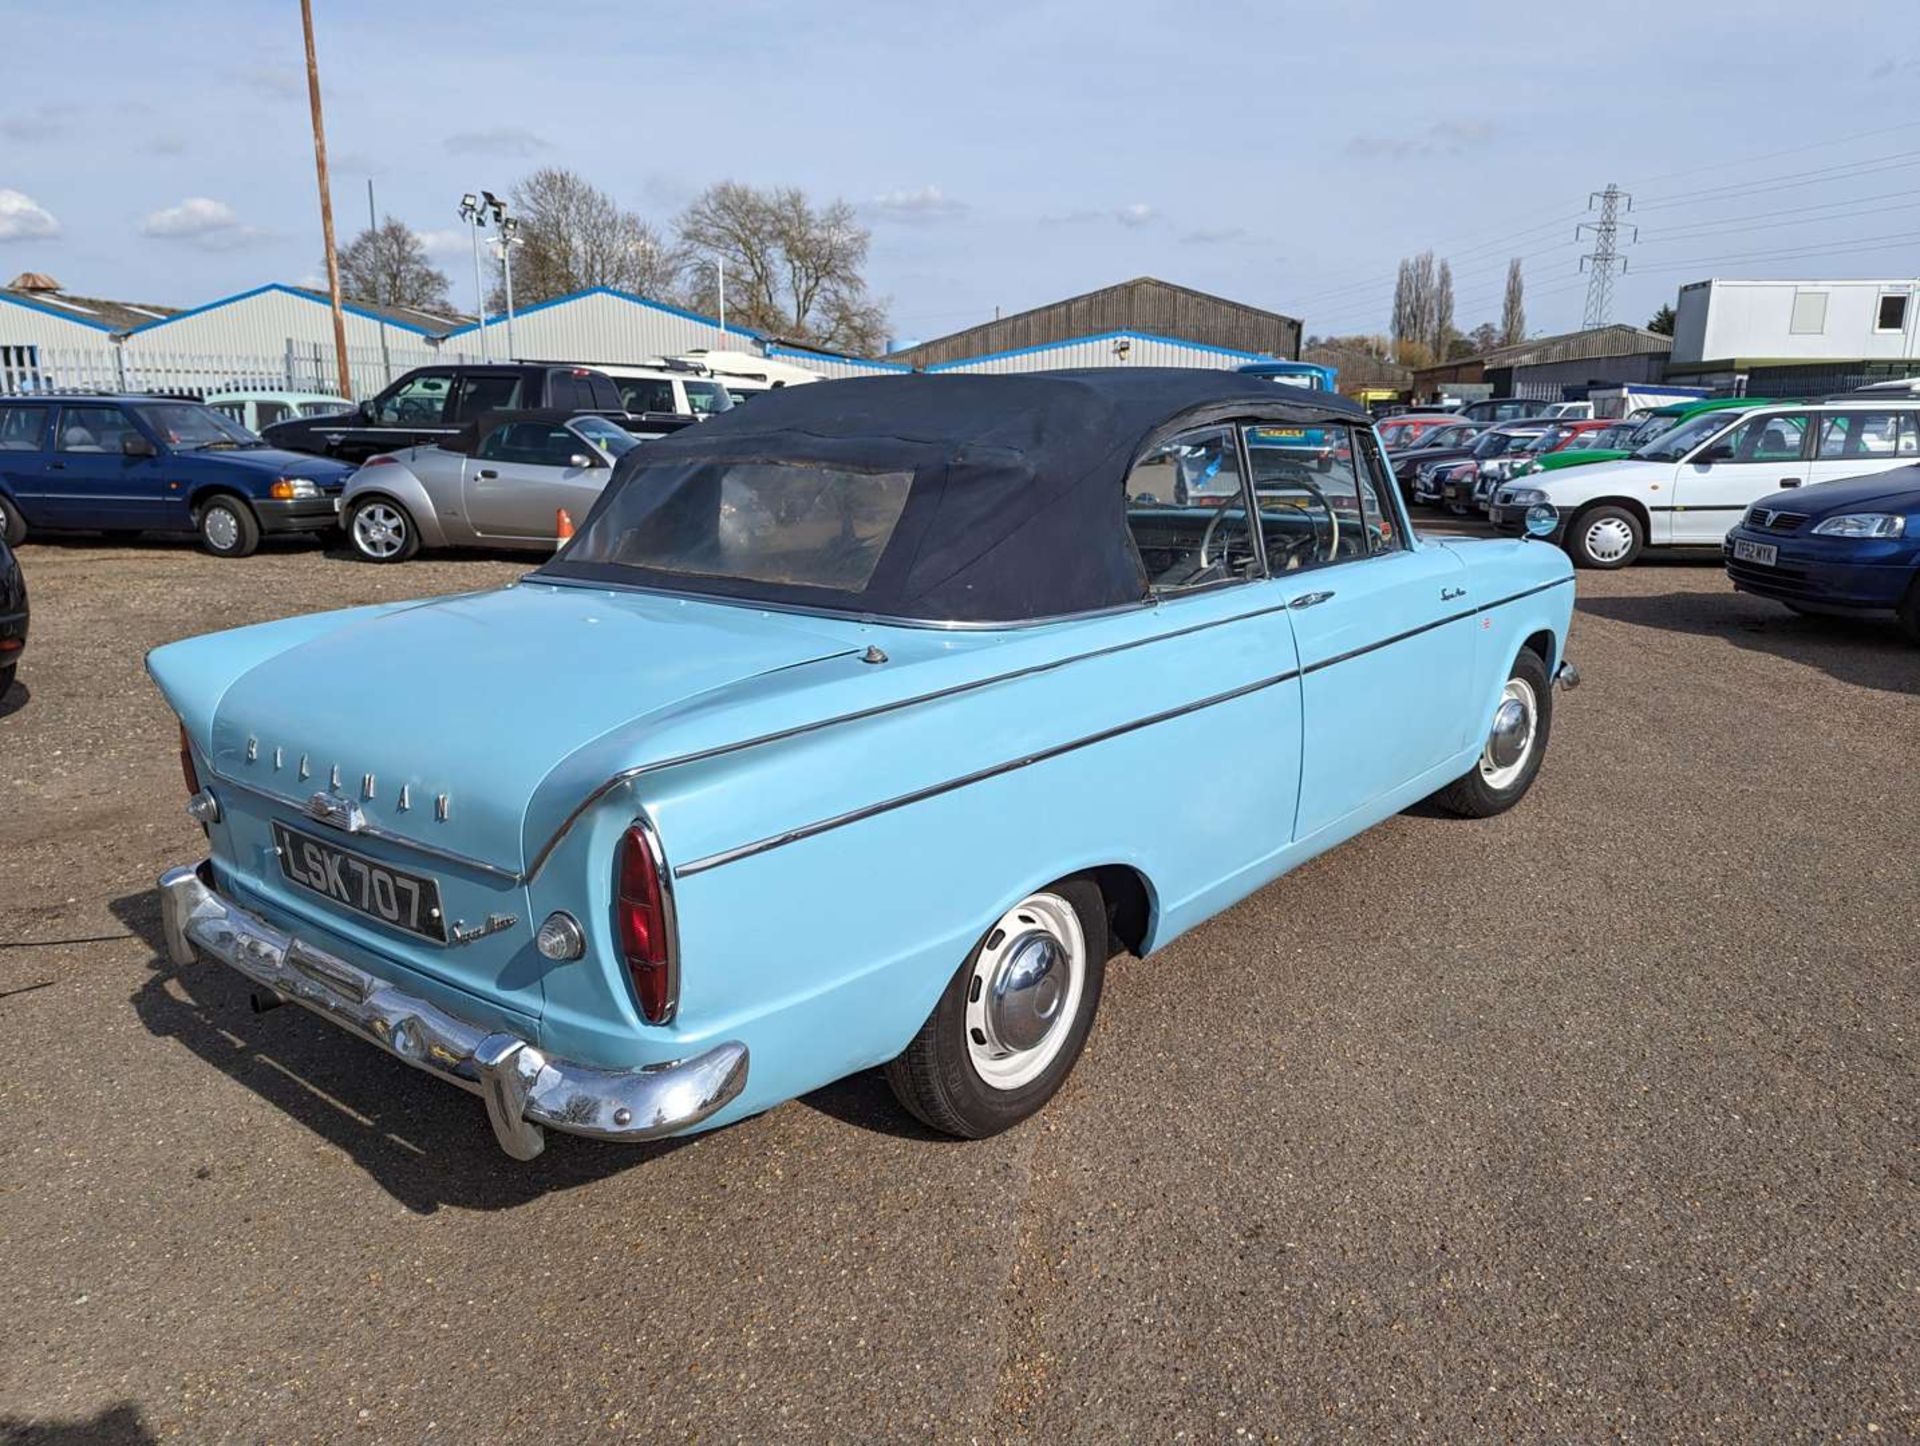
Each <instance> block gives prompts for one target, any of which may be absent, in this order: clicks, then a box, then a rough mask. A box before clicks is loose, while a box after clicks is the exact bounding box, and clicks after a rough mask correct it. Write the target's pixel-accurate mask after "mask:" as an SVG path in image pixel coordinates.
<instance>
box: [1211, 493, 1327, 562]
mask: <svg viewBox="0 0 1920 1446" xmlns="http://www.w3.org/2000/svg"><path fill="white" fill-rule="evenodd" d="M1293 485H1294V486H1296V487H1298V488H1300V490H1301V491H1303V492H1306V493H1309V494H1311V495H1312V497H1313V500H1314V501H1315V502H1318V503H1319V504H1320V508H1321V511H1323V512H1325V513H1326V514H1327V556H1326V559H1325V560H1326V561H1328V562H1334V561H1337V560H1338V559H1339V556H1340V514H1339V513H1338V512H1336V511H1334V510H1333V505H1332V504H1331V503H1329V502H1328V501H1327V498H1326V494H1325V493H1323V492H1322V491H1321V490H1320V489H1319V488H1318V487H1316V486H1314V485H1313V484H1312V483H1311V482H1295V483H1294V484H1293ZM1296 510H1298V511H1301V512H1305V509H1304V508H1301V509H1296ZM1306 515H1307V516H1308V517H1309V518H1310V519H1311V520H1312V521H1313V522H1315V523H1316V524H1317V523H1318V522H1319V518H1317V517H1314V516H1313V514H1311V513H1306ZM1207 536H1208V537H1212V536H1213V529H1212V528H1211V527H1209V528H1208V530H1207ZM1265 541H1266V529H1265V528H1264V527H1263V528H1262V529H1261V542H1262V544H1263V545H1264V544H1265ZM1300 545H1301V544H1300V543H1292V544H1290V545H1289V546H1288V549H1287V551H1288V556H1289V557H1291V556H1292V554H1293V553H1295V552H1297V551H1299V548H1300ZM1200 547H1201V561H1202V562H1204V561H1205V560H1206V542H1205V541H1204V540H1203V541H1202V542H1201V544H1200ZM1288 570H1290V568H1285V569H1282V571H1288Z"/></svg>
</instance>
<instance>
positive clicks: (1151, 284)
mask: <svg viewBox="0 0 1920 1446" xmlns="http://www.w3.org/2000/svg"><path fill="white" fill-rule="evenodd" d="M1115 331H1138V332H1145V333H1147V334H1149V335H1153V336H1163V337H1169V338H1176V339H1185V340H1188V341H1196V342H1200V343H1202V344H1205V345H1209V346H1219V347H1225V348H1228V349H1229V350H1236V351H1249V352H1257V353H1260V354H1262V355H1265V356H1277V357H1288V358H1292V357H1297V356H1298V355H1299V354H1300V323H1299V322H1298V321H1296V320H1295V319H1293V318H1292V317H1287V316H1281V315H1279V314H1278V313H1275V312H1270V311H1262V310H1260V309H1259V308H1258V307H1253V306H1247V305H1244V304H1243V303H1240V302H1235V301H1228V300H1227V299H1226V298H1224V297H1219V296H1209V295H1207V294H1206V293H1205V292H1202V291H1192V290H1189V289H1188V288H1187V287H1184V286H1175V285H1173V284H1171V283H1170V282H1165V281H1159V280H1156V279H1154V278H1152V277H1142V278H1140V279H1138V280H1135V281H1128V282H1123V283H1122V284H1120V285H1118V286H1108V287H1105V288H1103V289H1101V290H1099V291H1090V292H1088V293H1087V294H1086V295H1084V296H1072V297H1068V298H1067V299H1066V300H1064V301H1056V302H1053V303H1052V304H1050V305H1047V306H1040V307H1035V308H1034V309H1033V310H1031V311H1023V312H1020V313H1018V314H1017V315H1014V316H1007V317H1001V318H999V319H998V320H995V321H989V322H983V323H982V324H981V325H979V326H975V327H969V328H968V329H967V330H965V331H960V332H955V333H954V334H953V335H952V336H943V337H940V338H938V339H937V340H934V341H929V342H923V343H921V344H920V345H919V346H914V347H907V348H905V349H904V350H902V351H901V352H899V353H898V354H897V359H899V360H902V361H909V362H912V363H914V364H915V365H918V366H927V367H931V366H933V365H934V364H936V363H941V362H949V361H960V360H965V359H967V358H971V357H977V356H985V355H998V354H999V353H1001V352H1007V351H1015V350H1019V349H1021V348H1024V347H1030V346H1046V345H1049V344H1051V343H1054V342H1059V341H1068V340H1072V339H1073V338H1076V337H1082V336H1097V335H1102V334H1105V333H1108V332H1115Z"/></svg>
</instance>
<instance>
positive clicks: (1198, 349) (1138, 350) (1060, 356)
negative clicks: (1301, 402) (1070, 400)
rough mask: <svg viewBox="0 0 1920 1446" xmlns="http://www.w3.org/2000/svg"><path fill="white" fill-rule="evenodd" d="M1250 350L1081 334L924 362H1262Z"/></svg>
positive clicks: (952, 365)
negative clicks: (957, 358)
mask: <svg viewBox="0 0 1920 1446" xmlns="http://www.w3.org/2000/svg"><path fill="white" fill-rule="evenodd" d="M1266 360H1268V358H1266V357H1263V356H1261V355H1259V354H1258V353H1255V352H1248V351H1228V350H1226V349H1224V348H1221V347H1209V346H1200V345H1198V344H1195V343H1192V342H1182V341H1174V340H1170V339H1169V338H1166V337H1157V336H1141V335H1139V334H1137V333H1131V332H1120V333H1109V334H1107V335H1105V336H1083V337H1077V338H1075V339H1074V340H1072V341H1063V342H1057V343H1055V344H1053V345H1051V346H1042V347H1030V348H1026V349H1024V350H1020V351H1013V352H1005V353H1002V354H1001V355H999V356H981V357H968V358H965V359H964V360H961V361H954V362H944V363H942V364H940V365H939V366H931V367H928V368H927V370H928V371H930V372H985V373H1009V372H1051V371H1061V370H1064V369H1066V368H1069V367H1113V366H1136V367H1209V368H1214V369H1217V370H1232V369H1233V368H1234V367H1238V366H1244V365H1245V364H1246V363H1248V362H1254V361H1266Z"/></svg>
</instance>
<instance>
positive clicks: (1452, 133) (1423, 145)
mask: <svg viewBox="0 0 1920 1446" xmlns="http://www.w3.org/2000/svg"><path fill="white" fill-rule="evenodd" d="M1493 131H1494V128H1493V127H1492V126H1491V125H1489V124H1488V123H1487V122H1485V121H1474V120H1443V121H1435V122H1434V123H1433V124H1432V125H1430V126H1428V127H1427V128H1426V129H1425V130H1423V131H1413V132H1410V133H1409V134H1406V135H1397V136H1355V137H1354V138H1353V139H1352V140H1350V141H1348V142H1347V154H1348V155H1350V156H1361V157H1365V158H1368V159H1371V158H1374V157H1384V158H1386V159H1388V160H1396V161H1397V160H1405V159H1408V158H1410V157H1417V156H1457V155H1460V154H1461V153H1462V152H1464V151H1471V150H1478V149H1479V148H1480V147H1481V146H1484V145H1486V144H1488V143H1489V142H1490V141H1492V140H1493Z"/></svg>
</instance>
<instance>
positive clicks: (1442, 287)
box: [1428, 261, 1453, 361]
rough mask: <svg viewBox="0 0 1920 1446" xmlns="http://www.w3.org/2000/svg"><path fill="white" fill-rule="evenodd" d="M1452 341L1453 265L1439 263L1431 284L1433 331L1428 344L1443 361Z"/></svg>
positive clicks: (1443, 262) (1450, 348)
mask: <svg viewBox="0 0 1920 1446" xmlns="http://www.w3.org/2000/svg"><path fill="white" fill-rule="evenodd" d="M1452 342H1453V267H1452V266H1450V265H1448V264H1447V263H1446V262H1445V261H1442V262H1441V263H1440V275H1439V277H1438V278H1437V279H1436V280H1435V282H1434V286H1433V331H1432V333H1431V334H1430V336H1429V341H1428V344H1429V345H1430V346H1431V347H1432V348H1433V354H1434V356H1435V357H1437V358H1439V359H1440V360H1442V361H1444V360H1445V359H1446V358H1447V357H1448V355H1449V354H1450V353H1451V351H1452Z"/></svg>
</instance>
